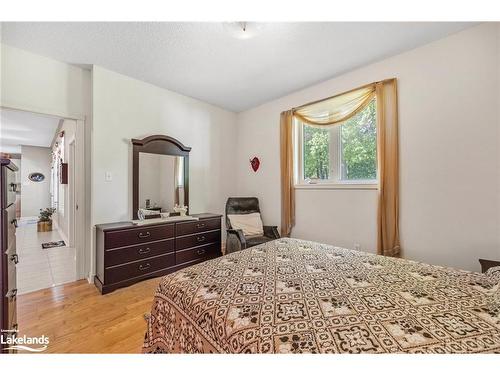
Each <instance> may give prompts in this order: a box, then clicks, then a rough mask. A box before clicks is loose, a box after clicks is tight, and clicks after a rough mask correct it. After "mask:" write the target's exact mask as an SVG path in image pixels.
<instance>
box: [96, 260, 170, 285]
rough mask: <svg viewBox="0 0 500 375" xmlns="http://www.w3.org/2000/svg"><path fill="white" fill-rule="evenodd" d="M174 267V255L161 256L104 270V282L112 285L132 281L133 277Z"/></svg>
mask: <svg viewBox="0 0 500 375" xmlns="http://www.w3.org/2000/svg"><path fill="white" fill-rule="evenodd" d="M174 265H175V253H170V254H167V255H161V256H157V257H153V258H147V259H143V260H140V261H137V262H131V263H127V264H123V265H119V266H112V267H108V268H106V270H105V272H104V281H105V282H106V284H113V283H116V282H119V281H123V280H127V279H132V278H134V277H138V276H142V275H147V274H148V273H151V272H155V271H159V270H161V269H164V268H168V267H172V266H174Z"/></svg>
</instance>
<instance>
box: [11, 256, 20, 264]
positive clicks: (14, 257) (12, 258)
mask: <svg viewBox="0 0 500 375" xmlns="http://www.w3.org/2000/svg"><path fill="white" fill-rule="evenodd" d="M10 260H11V261H12V262H13V263H14V264H17V263H19V255H17V254H14V255H11V256H10Z"/></svg>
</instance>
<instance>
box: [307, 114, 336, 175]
mask: <svg viewBox="0 0 500 375" xmlns="http://www.w3.org/2000/svg"><path fill="white" fill-rule="evenodd" d="M303 144H304V179H307V178H310V179H320V180H326V179H328V178H329V171H330V131H329V130H328V129H319V128H314V127H312V126H308V125H305V124H304V143H303Z"/></svg>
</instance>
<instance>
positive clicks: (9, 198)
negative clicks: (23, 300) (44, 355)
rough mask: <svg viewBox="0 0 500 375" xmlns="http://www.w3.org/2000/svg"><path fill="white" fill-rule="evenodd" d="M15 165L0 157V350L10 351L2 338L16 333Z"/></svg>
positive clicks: (5, 339) (5, 340) (1, 351)
mask: <svg viewBox="0 0 500 375" xmlns="http://www.w3.org/2000/svg"><path fill="white" fill-rule="evenodd" d="M17 170H18V168H17V167H16V166H15V165H14V164H13V163H12V162H11V161H10V160H9V159H1V172H0V174H1V202H0V205H1V208H2V225H1V229H0V231H1V252H0V280H1V283H2V284H1V288H0V289H1V293H2V294H1V306H0V335H1V340H0V353H7V352H9V351H8V350H5V349H6V345H5V344H3V343H4V342H7V341H9V340H8V338H9V337H15V336H16V335H17V314H16V295H17V289H16V264H17V263H18V259H19V258H18V255H17V253H16V227H17V220H16V207H15V204H14V203H15V201H16V188H15V186H16V184H15V181H16V180H15V172H16V171H17Z"/></svg>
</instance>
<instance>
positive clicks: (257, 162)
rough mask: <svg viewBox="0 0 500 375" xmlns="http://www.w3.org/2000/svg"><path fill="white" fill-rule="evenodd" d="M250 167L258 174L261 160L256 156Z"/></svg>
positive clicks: (251, 160)
mask: <svg viewBox="0 0 500 375" xmlns="http://www.w3.org/2000/svg"><path fill="white" fill-rule="evenodd" d="M250 165H251V166H252V169H253V171H254V172H257V170H258V169H259V167H260V160H259V158H258V157H257V156H254V158H253V159H250Z"/></svg>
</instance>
